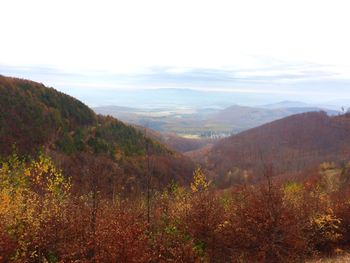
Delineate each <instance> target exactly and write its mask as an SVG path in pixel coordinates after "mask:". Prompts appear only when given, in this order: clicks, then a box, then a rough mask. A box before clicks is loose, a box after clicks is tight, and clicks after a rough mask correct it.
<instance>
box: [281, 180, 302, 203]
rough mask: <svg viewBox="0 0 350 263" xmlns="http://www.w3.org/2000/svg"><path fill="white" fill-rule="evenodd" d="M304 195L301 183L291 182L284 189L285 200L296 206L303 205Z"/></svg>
mask: <svg viewBox="0 0 350 263" xmlns="http://www.w3.org/2000/svg"><path fill="white" fill-rule="evenodd" d="M303 194H304V187H303V185H302V184H301V183H297V182H290V183H287V184H285V185H284V187H283V199H284V201H285V202H289V203H290V204H292V205H294V206H298V205H300V204H301V203H302V200H303Z"/></svg>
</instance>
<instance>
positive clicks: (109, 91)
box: [0, 0, 350, 107]
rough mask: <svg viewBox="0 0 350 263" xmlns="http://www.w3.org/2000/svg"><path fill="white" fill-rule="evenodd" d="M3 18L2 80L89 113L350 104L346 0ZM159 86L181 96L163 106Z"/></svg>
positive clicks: (87, 7)
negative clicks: (109, 108)
mask: <svg viewBox="0 0 350 263" xmlns="http://www.w3.org/2000/svg"><path fill="white" fill-rule="evenodd" d="M18 6H21V8H20V9H19V8H18ZM2 10H3V15H2V16H1V17H0V29H1V31H2V35H3V36H5V37H6V38H5V39H6V41H1V43H0V74H3V75H6V76H15V77H20V78H27V79H31V80H34V81H38V82H42V83H44V84H45V85H48V86H52V87H54V88H56V89H58V90H60V91H63V92H65V93H67V94H69V95H72V96H75V97H77V98H79V99H81V100H83V101H84V102H85V103H87V104H88V105H89V106H101V105H107V104H113V105H118V106H128V105H129V104H130V103H131V104H132V106H137V105H136V103H139V104H140V103H141V104H142V105H146V104H149V105H151V106H152V105H153V106H154V107H157V106H159V105H160V104H162V103H168V102H169V103H170V102H171V100H172V99H178V100H179V101H178V102H177V103H180V104H181V100H191V101H190V104H195V105H196V104H201V100H210V99H211V98H214V99H215V97H217V96H216V95H213V94H219V95H220V94H221V95H222V97H223V98H224V100H225V105H226V104H227V105H229V104H243V105H262V104H269V103H276V102H279V101H284V100H292V101H301V102H305V103H311V104H331V105H334V106H337V107H340V106H347V105H350V62H349V61H350V53H349V52H348V47H349V46H350V37H349V36H348V34H346V32H347V25H349V24H350V17H349V16H348V14H347V10H348V9H347V2H346V1H340V0H337V1H314V0H312V1H307V2H305V1H283V2H281V1H275V0H268V1H263V2H262V1H235V2H232V1H215V2H214V1H176V2H166V1H159V0H152V1H147V2H145V1H127V2H118V1H108V0H104V1H99V2H98V3H97V2H95V1H74V2H72V1H50V3H48V2H47V1H43V0H35V1H30V3H29V1H20V0H14V1H13V0H12V1H4V3H3V5H2ZM14 13H16V17H20V19H13V18H14V17H13V14H14ZM77 17H78V18H79V19H77ZM159 89H172V90H178V91H179V94H177V95H176V96H175V97H173V98H172V97H169V98H166V97H164V96H162V95H159V96H160V97H159V98H158V100H156V99H155V98H153V97H154V94H155V92H154V90H159ZM149 90H151V91H150V92H149V93H147V92H145V91H149ZM184 90H185V91H187V90H190V91H198V92H200V93H197V95H198V94H201V96H204V97H207V98H204V99H203V98H198V101H197V100H196V98H195V96H193V97H189V98H186V92H182V91H184ZM139 93H141V95H142V96H141V95H140V94H139ZM120 94H124V95H120ZM125 94H126V95H125ZM138 94H139V95H138ZM157 94H158V93H157ZM193 94H194V93H193ZM133 95H135V96H136V97H135V99H134V101H133V99H132V96H133ZM172 95H173V93H172ZM197 95H196V96H197ZM137 96H139V97H140V98H137ZM156 96H158V95H156ZM141 97H142V98H143V99H144V102H143V103H142V100H141V99H142V98H141ZM225 97H226V98H225ZM126 98H128V99H126ZM161 99H165V101H162V100H161ZM148 100H151V101H152V102H151V103H149V102H148ZM219 100H221V99H219ZM215 103H216V102H215V101H213V104H215ZM142 105H141V106H142Z"/></svg>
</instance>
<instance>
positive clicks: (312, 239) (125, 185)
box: [0, 76, 350, 262]
mask: <svg viewBox="0 0 350 263" xmlns="http://www.w3.org/2000/svg"><path fill="white" fill-rule="evenodd" d="M296 138H298V139H296ZM349 139H350V115H349V114H347V113H344V114H339V115H338V116H328V115H327V114H326V113H324V112H312V113H302V114H297V115H293V116H291V117H287V118H284V119H281V120H276V121H274V122H271V123H268V124H265V125H263V126H259V127H257V128H254V129H250V130H248V131H245V132H242V133H239V134H238V135H233V136H231V137H228V138H225V139H223V140H220V141H218V142H217V143H215V144H214V145H213V146H212V147H203V148H201V149H199V150H196V151H192V152H190V153H189V154H183V153H181V152H180V151H177V150H175V149H174V148H173V147H172V146H171V145H169V144H166V143H164V141H162V140H160V139H159V137H158V136H157V134H156V133H155V132H154V131H152V130H150V129H148V128H143V127H140V126H134V125H129V124H125V123H123V122H121V121H119V120H117V119H115V118H113V117H111V116H103V115H97V114H95V113H94V112H93V111H92V110H91V109H90V108H88V107H87V106H86V105H85V104H83V103H82V102H80V101H78V100H77V99H75V98H73V97H71V96H68V95H65V94H63V93H61V92H58V91H56V90H55V89H53V88H48V87H46V86H44V85H43V84H40V83H37V82H33V81H29V80H24V79H17V78H10V77H4V76H0V261H1V262H309V261H310V262H311V261H312V260H314V259H318V258H322V257H330V256H337V255H339V254H343V253H346V251H348V250H349V246H350V201H349V200H350V163H349V162H348V161H349V158H350V156H349V154H350V148H349V146H348V142H349ZM176 140H177V143H181V142H182V141H181V139H180V138H176ZM187 142H189V140H188V139H187V141H186V140H185V141H184V143H185V144H186V143H187Z"/></svg>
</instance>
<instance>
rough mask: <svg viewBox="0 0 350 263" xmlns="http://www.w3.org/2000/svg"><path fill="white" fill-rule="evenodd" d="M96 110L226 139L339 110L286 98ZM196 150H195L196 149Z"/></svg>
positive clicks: (181, 132) (174, 131)
mask: <svg viewBox="0 0 350 263" xmlns="http://www.w3.org/2000/svg"><path fill="white" fill-rule="evenodd" d="M93 109H94V110H95V112H97V113H99V114H103V115H111V116H114V117H116V118H118V119H121V120H122V121H125V122H127V123H131V124H135V125H142V126H146V127H148V128H151V129H154V130H156V131H159V132H163V133H172V134H177V135H178V136H180V137H187V138H205V139H214V138H216V139H217V138H223V137H228V136H230V135H232V134H237V133H239V132H242V131H245V130H247V129H251V128H254V127H257V126H259V125H263V124H265V123H268V122H271V121H274V120H278V119H282V118H284V117H287V116H290V115H293V114H298V113H304V112H312V111H316V112H318V111H325V112H327V114H328V115H330V116H333V115H337V114H339V111H336V110H332V109H327V108H322V107H316V106H313V105H308V104H305V103H301V102H292V101H284V102H280V103H276V104H269V105H264V106H260V107H248V106H240V105H234V106H230V107H227V108H224V109H220V108H213V107H212V108H210V107H205V108H196V107H167V108H153V109H150V108H147V109H146V108H145V109H142V108H130V107H119V106H104V107H95V108H93ZM192 150H193V149H192Z"/></svg>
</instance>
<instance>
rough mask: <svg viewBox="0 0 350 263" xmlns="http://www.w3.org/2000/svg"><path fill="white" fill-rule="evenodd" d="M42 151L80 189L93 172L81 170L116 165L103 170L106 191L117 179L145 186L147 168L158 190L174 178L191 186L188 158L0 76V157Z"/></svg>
mask: <svg viewBox="0 0 350 263" xmlns="http://www.w3.org/2000/svg"><path fill="white" fill-rule="evenodd" d="M40 150H41V151H46V152H48V153H50V155H51V156H53V157H54V158H55V160H56V162H57V163H58V164H59V165H60V166H61V167H62V168H63V170H64V172H65V173H67V174H70V175H71V176H73V180H74V181H75V180H76V181H79V182H81V183H82V185H84V184H86V183H88V182H89V180H88V178H89V176H91V173H92V170H93V169H87V170H89V172H86V173H84V174H82V173H81V169H80V168H82V167H83V166H84V167H89V166H94V165H102V166H104V165H103V164H106V165H105V166H107V167H108V166H111V167H114V168H113V169H110V170H109V171H105V175H104V178H103V180H102V179H101V182H102V181H104V187H107V188H110V187H111V186H110V183H108V180H109V181H111V180H112V181H113V180H114V181H118V182H128V183H127V184H126V185H128V186H129V187H130V188H131V189H142V188H144V187H145V180H146V179H145V174H146V173H147V171H146V170H149V169H152V172H153V174H154V177H153V179H152V180H154V181H153V182H152V183H153V184H154V185H156V186H158V187H159V186H160V185H164V184H168V183H170V182H171V181H172V180H177V181H179V182H187V181H188V180H189V178H190V176H191V173H192V170H193V164H192V162H191V161H190V160H189V159H187V158H185V157H183V156H182V155H180V154H177V153H176V152H174V151H171V150H169V149H167V148H166V147H165V146H163V145H162V144H160V143H158V142H155V141H153V140H152V139H149V138H148V137H145V136H144V134H143V133H142V132H140V131H138V130H136V129H135V128H133V127H131V126H128V125H125V124H124V123H122V122H120V121H118V120H117V119H115V118H112V117H108V116H107V117H105V116H98V115H96V114H95V113H94V112H93V111H92V110H91V109H90V108H88V107H87V106H86V105H84V104H83V103H82V102H80V101H78V100H76V99H74V98H73V97H70V96H68V95H65V94H63V93H61V92H58V91H56V90H55V89H53V88H47V87H45V86H44V85H43V84H39V83H36V82H33V81H29V80H22V79H16V78H9V77H4V76H0V155H1V156H3V157H4V156H7V155H9V154H11V153H12V152H13V151H16V152H17V153H18V154H21V155H23V154H24V155H36V154H37V153H38V152H39V151H40ZM100 162H102V164H98V163H100ZM73 163H74V165H73ZM147 163H149V164H150V166H149V167H146V166H147V165H146V164H147ZM155 164H157V165H155ZM79 167H80V168H79ZM105 170H106V169H105ZM84 176H85V177H86V178H85V180H82V178H83V177H84ZM106 178H108V180H107V179H106ZM82 185H79V187H78V188H79V189H81V188H83V187H82ZM124 188H125V187H124ZM119 190H120V191H121V190H122V189H121V188H120V189H119ZM110 191H111V190H110Z"/></svg>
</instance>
